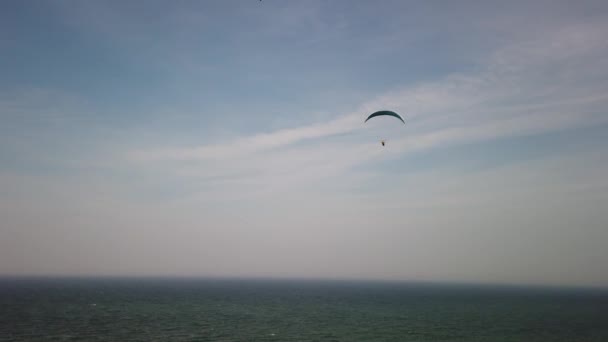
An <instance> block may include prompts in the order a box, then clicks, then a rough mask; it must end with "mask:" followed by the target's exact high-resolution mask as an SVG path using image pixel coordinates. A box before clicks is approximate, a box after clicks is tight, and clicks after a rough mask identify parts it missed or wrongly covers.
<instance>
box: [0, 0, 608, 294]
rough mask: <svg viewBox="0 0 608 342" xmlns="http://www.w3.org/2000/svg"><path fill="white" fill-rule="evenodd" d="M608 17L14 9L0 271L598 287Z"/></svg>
mask: <svg viewBox="0 0 608 342" xmlns="http://www.w3.org/2000/svg"><path fill="white" fill-rule="evenodd" d="M607 17H608V6H606V5H605V4H604V3H603V2H602V1H595V2H593V1H587V2H577V3H576V4H573V3H569V2H560V1H534V2H527V1H526V2H524V1H522V2H509V3H499V2H495V3H479V2H474V1H465V2H459V3H458V4H456V3H455V4H445V3H432V2H425V3H414V2H408V1H388V0H387V1H378V2H373V3H372V2H368V1H312V0H311V1H276V0H275V1H273V0H264V1H262V2H260V1H253V0H251V1H249V0H239V1H237V0H231V1H217V2H214V1H206V2H195V1H183V2H167V1H149V2H146V3H145V4H144V3H136V2H127V3H125V2H120V1H115V2H114V1H97V2H76V1H52V2H22V1H4V2H2V3H1V4H0V70H2V77H1V78H0V122H1V125H0V189H1V190H2V191H0V213H1V214H2V217H3V222H2V224H1V226H0V234H1V235H2V237H3V238H2V239H0V273H3V274H112V275H116V274H117V275H239V276H242V275H244V276H279V277H282V276H285V277H328V278H371V279H401V280H434V281H435V280H436V281H467V282H502V283H543V284H545V283H547V284H574V285H600V286H606V285H608V278H607V276H606V275H607V274H608V268H607V266H606V265H608V252H606V249H605V248H604V246H603V244H602V243H601V241H608V230H606V226H607V225H608V224H607V223H608V216H607V214H606V209H608V183H607V181H606V177H605V174H606V172H607V171H608V156H607V154H606V147H607V146H608V134H607V133H608V132H607V129H608V114H607V113H606V108H607V104H608V95H606V94H608V72H606V70H608V58H607V57H608V41H607V40H606V37H608V25H607V24H606V22H608V21H607V20H606V19H608V18H607ZM379 109H391V110H395V111H397V112H399V113H401V114H402V115H403V116H404V117H405V119H406V123H407V124H406V125H405V126H403V125H397V124H396V123H398V122H397V121H391V120H390V119H387V120H384V119H385V118H379V119H378V120H374V121H373V122H372V121H370V122H368V123H367V124H363V120H364V119H365V117H366V115H368V114H369V113H371V112H373V111H375V110H379ZM380 139H387V146H386V147H384V148H382V147H381V146H380V144H379V140H380Z"/></svg>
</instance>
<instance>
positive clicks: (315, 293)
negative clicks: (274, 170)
mask: <svg viewBox="0 0 608 342" xmlns="http://www.w3.org/2000/svg"><path fill="white" fill-rule="evenodd" d="M0 341H552V342H556V341H608V291H607V290H601V289H600V290H598V289H573V288H554V287H523V286H494V285H492V286H490V285H463V284H433V283H400V282H356V281H329V280H276V279H275V280H269V279H184V278H179V279H173V278H171V279H170V278H160V279H158V278H34V277H27V278H7V277H5V278H0Z"/></svg>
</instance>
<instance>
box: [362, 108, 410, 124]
mask: <svg viewBox="0 0 608 342" xmlns="http://www.w3.org/2000/svg"><path fill="white" fill-rule="evenodd" d="M376 116H392V117H395V118H397V119H399V120H401V122H403V123H404V124H405V121H404V120H403V118H402V117H401V115H399V114H397V113H395V112H391V111H390V110H380V111H377V112H375V113H372V114H370V116H368V117H367V119H365V122H367V120H369V119H371V118H374V117H376Z"/></svg>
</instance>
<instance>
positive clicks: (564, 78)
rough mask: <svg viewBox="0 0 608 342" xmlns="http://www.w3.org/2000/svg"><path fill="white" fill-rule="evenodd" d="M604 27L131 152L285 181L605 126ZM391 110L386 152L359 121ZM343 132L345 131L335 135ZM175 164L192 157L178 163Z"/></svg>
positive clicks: (196, 169) (209, 170) (144, 159)
mask: <svg viewBox="0 0 608 342" xmlns="http://www.w3.org/2000/svg"><path fill="white" fill-rule="evenodd" d="M606 31H607V30H606V25H598V24H590V25H576V26H571V27H566V28H563V29H561V30H559V31H557V32H553V33H552V34H550V35H548V36H543V37H540V38H536V39H531V40H529V41H524V42H517V43H515V44H512V45H510V46H506V47H504V48H502V49H500V50H499V51H497V52H496V53H495V54H493V55H492V56H491V57H490V58H489V60H488V61H487V62H486V63H485V64H484V65H482V66H481V67H480V68H479V71H477V72H471V73H468V74H456V75H450V76H448V77H446V78H445V79H442V80H439V81H436V82H430V83H427V84H423V85H419V86H415V87H413V88H408V89H404V90H401V91H395V92H393V93H390V94H387V95H385V96H381V97H378V98H377V99H376V100H374V101H371V102H369V103H366V104H363V105H362V106H361V107H360V108H361V109H359V110H357V111H355V112H353V113H350V114H346V115H342V116H339V117H337V118H335V119H332V120H330V121H327V122H322V123H316V124H313V125H308V126H303V127H295V128H289V129H281V130H277V131H274V132H270V133H260V134H254V135H251V136H245V137H242V138H237V139H236V140H234V141H229V142H222V143H219V144H210V145H203V146H199V147H193V148H161V149H152V150H136V151H132V153H131V155H130V158H131V159H132V160H133V161H137V162H140V163H144V164H145V163H149V162H153V161H155V160H156V161H167V162H169V163H172V162H176V164H175V165H179V166H176V167H177V169H176V172H177V173H178V174H179V175H180V176H185V175H188V174H190V175H192V176H194V175H197V174H198V175H199V176H200V177H202V178H205V177H210V178H214V177H219V176H221V175H229V174H231V170H235V169H239V170H247V169H249V170H251V171H252V172H251V173H250V174H249V175H247V173H246V172H245V173H243V172H239V175H238V177H235V179H239V180H240V181H244V180H246V179H249V180H250V181H254V180H255V178H256V177H271V178H274V177H275V176H276V177H281V176H284V177H285V180H286V182H287V183H289V182H294V181H296V180H297V177H298V176H297V175H299V176H301V178H302V179H306V178H311V177H312V178H314V176H313V175H314V174H317V175H318V176H321V175H327V174H328V173H330V172H338V173H340V172H344V171H345V170H346V169H348V168H349V167H352V166H354V165H357V164H365V163H366V162H370V161H373V160H377V159H378V158H381V159H382V158H387V156H389V157H390V158H402V157H403V156H404V155H406V154H407V153H410V152H415V151H420V150H428V149H433V148H437V147H442V146H450V145H454V144H461V143H473V142H481V141H486V140H493V139H499V138H508V137H516V136H525V135H535V134H543V133H547V132H552V131H559V130H564V129H572V128H576V127H584V126H593V125H597V124H602V123H605V122H606V121H607V120H608V118H607V116H606V115H603V114H602V111H601V108H602V107H605V105H606V102H607V101H608V96H607V95H606V92H605V91H604V90H605V89H604V88H603V83H599V84H597V83H594V82H589V81H588V77H587V76H588V75H589V74H592V73H593V72H598V70H600V69H601V67H602V66H606V61H605V59H603V58H601V56H602V54H601V52H602V51H605V49H606V48H608V47H607V46H606V41H605V39H604V38H603V37H604V36H603V34H604V33H606ZM581 37H583V38H584V39H581ZM580 61H585V65H577V70H578V72H577V73H575V74H573V73H572V72H571V70H570V69H569V68H570V67H571V65H572V63H577V62H578V63H580ZM598 68H599V69H598ZM385 108H386V109H395V110H397V111H399V112H400V113H402V114H403V115H404V116H405V117H406V118H407V121H408V123H407V127H405V128H404V129H403V132H402V133H401V134H400V135H401V137H397V138H395V139H394V140H393V141H390V149H387V151H382V153H378V149H376V148H375V146H374V148H370V141H369V139H368V138H369V137H368V138H364V135H365V134H366V132H367V131H366V130H373V129H374V128H369V127H368V126H366V125H363V124H362V122H363V119H364V118H365V116H366V115H367V114H368V113H370V112H371V111H373V110H376V109H385ZM342 134H345V135H346V136H345V138H343V139H339V140H335V139H334V140H332V139H330V138H331V137H333V136H336V135H342ZM179 161H181V162H190V163H191V164H190V166H186V167H185V168H183V169H180V168H181V167H182V165H183V164H181V163H179ZM330 165H333V167H330ZM287 175H288V176H287ZM274 179H275V181H276V179H277V178H274ZM222 182H223V183H224V184H227V183H229V182H228V181H227V179H226V178H224V179H223V180H222Z"/></svg>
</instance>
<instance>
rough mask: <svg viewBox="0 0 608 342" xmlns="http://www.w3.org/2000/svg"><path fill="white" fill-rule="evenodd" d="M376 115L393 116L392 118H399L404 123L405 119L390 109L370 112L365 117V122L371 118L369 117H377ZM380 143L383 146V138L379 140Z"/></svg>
mask: <svg viewBox="0 0 608 342" xmlns="http://www.w3.org/2000/svg"><path fill="white" fill-rule="evenodd" d="M377 116H392V117H394V118H397V119H399V120H401V122H403V124H405V120H403V118H402V117H401V115H399V114H397V113H395V112H392V111H390V110H380V111H377V112H375V113H372V114H370V115H369V116H368V117H367V119H365V122H367V120H369V119H371V118H375V117H377ZM380 143H381V144H382V146H384V144H385V143H386V142H385V141H384V139H383V140H381V141H380Z"/></svg>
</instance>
